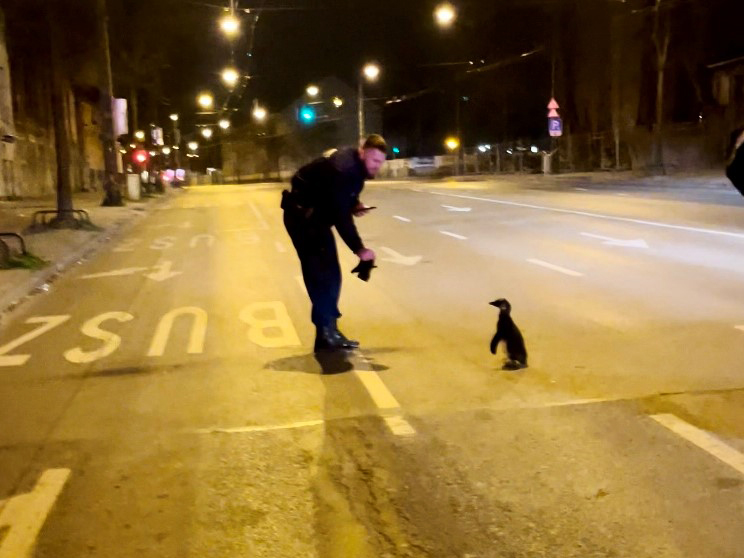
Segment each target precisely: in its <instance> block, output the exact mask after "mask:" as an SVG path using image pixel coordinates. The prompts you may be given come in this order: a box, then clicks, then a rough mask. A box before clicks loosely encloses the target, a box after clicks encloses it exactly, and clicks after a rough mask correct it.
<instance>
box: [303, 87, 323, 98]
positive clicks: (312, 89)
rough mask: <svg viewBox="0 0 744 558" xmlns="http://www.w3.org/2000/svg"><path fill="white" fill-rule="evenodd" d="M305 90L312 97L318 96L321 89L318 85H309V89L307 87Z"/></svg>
mask: <svg viewBox="0 0 744 558" xmlns="http://www.w3.org/2000/svg"><path fill="white" fill-rule="evenodd" d="M305 91H306V92H307V94H308V95H310V96H311V97H316V96H317V95H318V93H320V89H319V88H318V86H317V85H308V86H307V89H305Z"/></svg>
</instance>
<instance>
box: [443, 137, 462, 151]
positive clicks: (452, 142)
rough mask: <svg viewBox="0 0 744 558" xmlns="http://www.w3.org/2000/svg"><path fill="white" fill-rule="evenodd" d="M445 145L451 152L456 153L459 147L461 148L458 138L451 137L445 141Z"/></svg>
mask: <svg viewBox="0 0 744 558" xmlns="http://www.w3.org/2000/svg"><path fill="white" fill-rule="evenodd" d="M444 145H446V146H447V149H449V150H450V151H454V150H455V149H457V148H458V147H460V140H459V139H457V138H456V137H453V136H450V137H448V138H447V139H446V140H445V141H444Z"/></svg>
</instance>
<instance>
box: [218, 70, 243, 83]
mask: <svg viewBox="0 0 744 558" xmlns="http://www.w3.org/2000/svg"><path fill="white" fill-rule="evenodd" d="M239 79H240V74H239V73H238V71H237V70H236V69H235V68H225V69H224V70H223V71H222V81H224V82H225V84H226V85H227V86H228V87H235V84H236V83H238V80H239Z"/></svg>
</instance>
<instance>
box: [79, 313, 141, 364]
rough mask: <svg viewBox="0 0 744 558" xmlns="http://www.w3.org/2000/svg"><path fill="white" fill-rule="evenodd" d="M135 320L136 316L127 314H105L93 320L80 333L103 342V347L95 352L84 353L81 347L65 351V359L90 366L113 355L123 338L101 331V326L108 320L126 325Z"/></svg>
mask: <svg viewBox="0 0 744 558" xmlns="http://www.w3.org/2000/svg"><path fill="white" fill-rule="evenodd" d="M133 319H134V316H132V315H131V314H129V313H127V312H106V313H105V314H101V315H99V316H96V317H95V318H91V319H90V320H88V321H87V322H85V323H84V324H83V326H82V327H81V328H80V331H81V332H83V333H84V334H85V335H87V336H88V337H92V338H93V339H98V340H99V341H103V345H102V346H101V347H99V348H98V349H95V350H93V351H84V350H83V349H82V348H81V347H75V348H74V349H70V350H69V351H65V353H64V357H65V359H67V361H68V362H72V363H74V364H89V363H91V362H95V361H96V360H100V359H102V358H104V357H107V356H109V355H111V354H113V353H114V352H116V350H117V349H118V348H119V346H120V345H121V337H119V336H118V335H116V334H115V333H112V332H110V331H106V330H104V329H101V328H100V327H99V326H100V325H101V324H103V322H106V321H108V320H116V321H117V322H119V323H124V322H129V321H131V320H133Z"/></svg>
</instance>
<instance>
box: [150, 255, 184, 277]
mask: <svg viewBox="0 0 744 558" xmlns="http://www.w3.org/2000/svg"><path fill="white" fill-rule="evenodd" d="M172 265H173V262H171V261H169V260H165V261H164V262H162V263H160V264H158V265H156V266H155V269H156V271H155V273H148V274H147V275H145V277H147V278H149V279H153V280H155V281H165V280H166V279H171V278H172V277H175V276H176V275H181V273H183V271H171V266H172Z"/></svg>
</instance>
